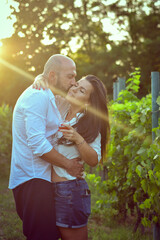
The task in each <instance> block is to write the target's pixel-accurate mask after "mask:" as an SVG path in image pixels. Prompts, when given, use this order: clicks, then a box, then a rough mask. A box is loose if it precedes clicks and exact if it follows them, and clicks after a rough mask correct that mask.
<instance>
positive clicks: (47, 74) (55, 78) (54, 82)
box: [42, 54, 76, 92]
mask: <svg viewBox="0 0 160 240" xmlns="http://www.w3.org/2000/svg"><path fill="white" fill-rule="evenodd" d="M42 76H43V79H44V80H45V81H46V80H47V82H48V84H49V85H50V86H52V87H55V88H57V89H59V90H63V91H64V92H67V91H68V89H69V88H70V87H72V86H73V85H75V83H76V82H75V77H76V65H75V63H74V61H73V60H72V59H71V58H69V57H67V56H64V55H61V54H55V55H52V56H51V57H50V58H49V59H48V61H47V62H46V64H45V66H44V71H43V74H42Z"/></svg>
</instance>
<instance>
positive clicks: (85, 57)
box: [0, 0, 160, 106]
mask: <svg viewBox="0 0 160 240" xmlns="http://www.w3.org/2000/svg"><path fill="white" fill-rule="evenodd" d="M4 1H5V0H4ZM7 2H8V4H9V5H10V8H11V13H12V14H11V16H8V17H9V18H11V19H13V18H14V26H13V27H14V31H13V34H12V35H11V36H10V37H8V38H3V39H2V40H1V45H2V46H1V47H0V59H1V60H2V59H3V60H5V61H7V62H9V63H10V64H13V65H14V66H16V67H18V68H20V69H22V70H24V71H26V72H28V73H30V74H32V75H33V76H36V75H37V74H39V73H41V72H42V70H43V66H44V64H45V62H46V61H47V59H48V58H49V57H50V56H51V55H52V54H55V53H62V54H65V55H68V56H70V57H71V58H73V59H74V61H75V62H76V64H77V71H78V76H77V79H79V78H80V77H81V76H83V75H86V74H95V75H97V76H98V77H100V79H102V80H103V82H104V83H105V85H106V86H107V89H108V93H109V96H110V98H112V85H113V81H115V79H116V78H117V76H118V77H126V78H128V74H129V73H130V72H132V71H134V69H135V67H140V69H141V74H142V76H141V86H140V91H139V97H142V96H144V95H146V94H147V93H148V92H150V72H151V71H160V21H159V19H160V3H159V0H154V1H153V0H134V1H133V0H65V1H63V0H54V1H52V0H14V1H13V0H12V1H11V0H10V1H7ZM2 11H3V9H1V12H2ZM1 24H2V23H1ZM4 28H5V25H4ZM0 73H1V74H0V89H1V91H0V102H1V103H3V102H5V103H8V104H9V105H11V106H14V104H15V102H16V100H17V98H18V96H19V95H20V93H21V92H22V91H23V90H24V89H25V88H26V87H27V86H28V85H30V81H27V78H26V77H25V76H22V75H20V74H19V73H16V72H14V71H13V70H11V69H10V68H9V67H8V66H7V64H4V62H2V61H0Z"/></svg>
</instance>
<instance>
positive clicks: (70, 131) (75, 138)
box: [59, 123, 84, 145]
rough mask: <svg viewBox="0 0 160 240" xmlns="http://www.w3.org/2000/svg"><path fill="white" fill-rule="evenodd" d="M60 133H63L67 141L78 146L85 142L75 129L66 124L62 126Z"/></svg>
mask: <svg viewBox="0 0 160 240" xmlns="http://www.w3.org/2000/svg"><path fill="white" fill-rule="evenodd" d="M59 131H60V132H62V133H63V136H64V138H65V139H67V140H70V141H72V142H74V143H75V144H77V145H78V144H80V143H81V142H82V141H83V140H84V139H83V137H82V136H81V135H80V134H79V133H78V132H77V131H76V130H75V129H74V128H73V127H71V126H70V125H68V124H66V123H64V124H62V125H61V127H60V128H59Z"/></svg>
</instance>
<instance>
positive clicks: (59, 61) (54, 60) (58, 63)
mask: <svg viewBox="0 0 160 240" xmlns="http://www.w3.org/2000/svg"><path fill="white" fill-rule="evenodd" d="M69 62H71V63H72V64H73V65H75V63H74V61H73V60H72V59H71V58H69V57H67V56H64V55H62V54H55V55H52V56H51V57H50V58H49V59H48V61H47V62H46V64H45V66H44V71H43V74H44V75H45V76H47V77H48V74H49V72H50V71H54V72H56V73H59V72H60V71H61V70H62V68H63V67H64V66H65V65H66V64H67V63H69Z"/></svg>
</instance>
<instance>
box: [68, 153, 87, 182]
mask: <svg viewBox="0 0 160 240" xmlns="http://www.w3.org/2000/svg"><path fill="white" fill-rule="evenodd" d="M80 160H81V159H80V158H73V159H71V160H69V161H68V164H67V166H66V171H67V172H68V173H69V174H70V175H72V176H73V177H76V178H82V176H83V171H84V168H83V164H82V163H80Z"/></svg>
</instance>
